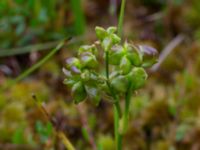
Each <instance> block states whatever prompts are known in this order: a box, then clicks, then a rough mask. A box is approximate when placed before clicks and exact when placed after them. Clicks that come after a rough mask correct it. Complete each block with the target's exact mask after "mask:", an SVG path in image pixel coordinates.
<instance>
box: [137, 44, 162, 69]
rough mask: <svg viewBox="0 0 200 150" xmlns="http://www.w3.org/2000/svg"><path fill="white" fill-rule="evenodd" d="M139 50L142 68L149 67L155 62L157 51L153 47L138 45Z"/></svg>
mask: <svg viewBox="0 0 200 150" xmlns="http://www.w3.org/2000/svg"><path fill="white" fill-rule="evenodd" d="M139 50H140V51H141V52H142V55H143V64H142V67H151V66H152V65H153V64H155V63H156V62H157V57H156V56H157V54H158V52H157V50H156V49H155V48H153V47H150V46H147V45H139Z"/></svg>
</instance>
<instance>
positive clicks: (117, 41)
mask: <svg viewBox="0 0 200 150" xmlns="http://www.w3.org/2000/svg"><path fill="white" fill-rule="evenodd" d="M110 36H111V39H112V44H113V45H114V44H118V43H119V42H120V41H121V39H120V37H119V36H117V35H116V34H112V35H110Z"/></svg>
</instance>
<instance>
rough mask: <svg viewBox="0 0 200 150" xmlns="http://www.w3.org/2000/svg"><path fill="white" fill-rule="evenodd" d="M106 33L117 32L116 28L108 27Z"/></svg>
mask: <svg viewBox="0 0 200 150" xmlns="http://www.w3.org/2000/svg"><path fill="white" fill-rule="evenodd" d="M106 31H107V33H109V34H113V33H115V32H116V31H117V28H116V27H109V28H108V29H107V30H106Z"/></svg>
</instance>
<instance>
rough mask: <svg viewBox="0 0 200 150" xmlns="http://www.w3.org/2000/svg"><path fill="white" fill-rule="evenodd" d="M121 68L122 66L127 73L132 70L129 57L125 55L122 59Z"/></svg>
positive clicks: (122, 71)
mask: <svg viewBox="0 0 200 150" xmlns="http://www.w3.org/2000/svg"><path fill="white" fill-rule="evenodd" d="M119 68H120V70H121V73H122V74H127V73H129V72H130V70H131V68H132V66H131V62H130V61H129V59H127V57H126V56H124V57H123V58H122V59H121V62H120V65H119Z"/></svg>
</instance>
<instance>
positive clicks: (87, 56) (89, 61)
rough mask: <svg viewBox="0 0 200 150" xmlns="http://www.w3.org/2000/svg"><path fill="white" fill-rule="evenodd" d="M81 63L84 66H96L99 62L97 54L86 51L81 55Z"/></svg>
mask: <svg viewBox="0 0 200 150" xmlns="http://www.w3.org/2000/svg"><path fill="white" fill-rule="evenodd" d="M81 64H82V67H84V68H95V67H96V66H97V64H98V62H97V60H96V57H95V55H93V54H91V53H89V52H88V53H84V54H82V56H81Z"/></svg>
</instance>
